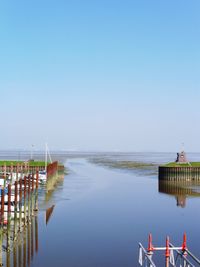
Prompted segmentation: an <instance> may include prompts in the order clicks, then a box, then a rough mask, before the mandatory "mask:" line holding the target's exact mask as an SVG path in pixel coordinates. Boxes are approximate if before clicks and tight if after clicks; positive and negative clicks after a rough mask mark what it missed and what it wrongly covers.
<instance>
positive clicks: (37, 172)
mask: <svg viewBox="0 0 200 267" xmlns="http://www.w3.org/2000/svg"><path fill="white" fill-rule="evenodd" d="M38 183H39V169H38V168H37V170H36V189H38Z"/></svg>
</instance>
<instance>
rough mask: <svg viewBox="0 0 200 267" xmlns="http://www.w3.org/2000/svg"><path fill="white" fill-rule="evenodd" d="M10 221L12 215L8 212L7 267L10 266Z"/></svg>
mask: <svg viewBox="0 0 200 267" xmlns="http://www.w3.org/2000/svg"><path fill="white" fill-rule="evenodd" d="M10 223H11V215H10V213H9V212H8V224H7V253H6V267H10Z"/></svg>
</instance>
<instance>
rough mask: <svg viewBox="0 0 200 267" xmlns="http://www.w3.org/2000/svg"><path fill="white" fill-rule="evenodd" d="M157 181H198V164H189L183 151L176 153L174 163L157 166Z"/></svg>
mask: <svg viewBox="0 0 200 267" xmlns="http://www.w3.org/2000/svg"><path fill="white" fill-rule="evenodd" d="M158 173H159V180H165V181H192V180H195V181H200V162H189V161H188V160H187V157H186V154H185V152H184V151H182V152H181V153H177V159H176V161H175V162H170V163H167V164H165V165H162V166H159V169H158Z"/></svg>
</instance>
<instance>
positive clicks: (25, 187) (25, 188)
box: [24, 176, 27, 225]
mask: <svg viewBox="0 0 200 267" xmlns="http://www.w3.org/2000/svg"><path fill="white" fill-rule="evenodd" d="M26 179H27V178H26V176H24V225H26V190H27V186H26Z"/></svg>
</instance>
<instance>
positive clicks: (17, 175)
mask: <svg viewBox="0 0 200 267" xmlns="http://www.w3.org/2000/svg"><path fill="white" fill-rule="evenodd" d="M18 178H19V163H17V172H16V180H17V181H18Z"/></svg>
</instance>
